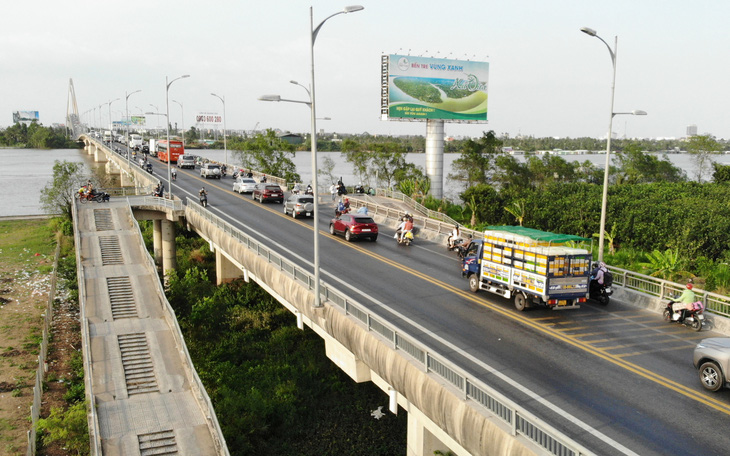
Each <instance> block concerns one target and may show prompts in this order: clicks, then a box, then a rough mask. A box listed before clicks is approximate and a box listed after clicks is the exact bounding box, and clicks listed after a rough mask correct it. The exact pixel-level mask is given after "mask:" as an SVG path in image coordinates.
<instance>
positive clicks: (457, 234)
mask: <svg viewBox="0 0 730 456" xmlns="http://www.w3.org/2000/svg"><path fill="white" fill-rule="evenodd" d="M461 242H463V239H461V230H459V224H458V223H457V224H456V225H454V229H453V230H451V234H450V235H449V239H448V244H449V249H453V248H454V247H456V244H457V243H461Z"/></svg>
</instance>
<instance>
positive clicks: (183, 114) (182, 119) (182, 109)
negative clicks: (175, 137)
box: [172, 100, 185, 150]
mask: <svg viewBox="0 0 730 456" xmlns="http://www.w3.org/2000/svg"><path fill="white" fill-rule="evenodd" d="M172 102H173V103H177V104H178V105H180V112H181V113H182V114H180V115H181V119H180V120H181V123H182V131H183V134H182V142H183V150H185V109H184V108H183V105H182V103H180V102H179V101H176V100H172Z"/></svg>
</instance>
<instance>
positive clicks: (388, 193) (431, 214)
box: [375, 188, 456, 227]
mask: <svg viewBox="0 0 730 456" xmlns="http://www.w3.org/2000/svg"><path fill="white" fill-rule="evenodd" d="M375 196H384V197H387V198H392V199H395V200H398V201H403V202H404V203H406V204H408V205H409V206H412V207H413V208H414V209H415V210H417V211H418V212H420V213H422V214H424V215H425V216H426V217H428V218H430V219H434V220H438V221H440V222H443V223H446V224H448V225H450V226H451V227H453V226H454V225H455V224H456V220H454V219H452V218H451V217H449V216H448V215H446V214H444V213H443V212H438V211H432V210H431V209H429V208H427V207H426V206H424V205H423V204H421V203H419V202H418V201H416V200H414V199H413V198H411V197H410V196H406V195H404V194H403V193H401V192H398V191H395V190H392V189H388V188H378V189H376V190H375Z"/></svg>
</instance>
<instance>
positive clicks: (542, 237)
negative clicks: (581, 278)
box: [487, 225, 591, 244]
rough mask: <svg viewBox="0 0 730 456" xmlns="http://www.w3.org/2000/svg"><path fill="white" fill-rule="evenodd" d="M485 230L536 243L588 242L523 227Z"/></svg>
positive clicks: (588, 239) (570, 236) (576, 237)
mask: <svg viewBox="0 0 730 456" xmlns="http://www.w3.org/2000/svg"><path fill="white" fill-rule="evenodd" d="M487 230H491V231H504V232H507V233H512V234H517V235H520V236H525V237H528V238H530V239H534V240H536V241H543V242H550V243H551V244H562V243H563V242H568V241H590V240H591V239H590V238H584V237H581V236H576V235H574V234H556V233H550V232H549V231H540V230H536V229H534V228H526V227H524V226H507V225H502V226H488V227H487Z"/></svg>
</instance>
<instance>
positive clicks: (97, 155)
mask: <svg viewBox="0 0 730 456" xmlns="http://www.w3.org/2000/svg"><path fill="white" fill-rule="evenodd" d="M94 161H95V162H97V163H104V162H106V161H107V160H106V153H105V152H104V150H103V149H102V148H101V147H96V151H95V152H94Z"/></svg>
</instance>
